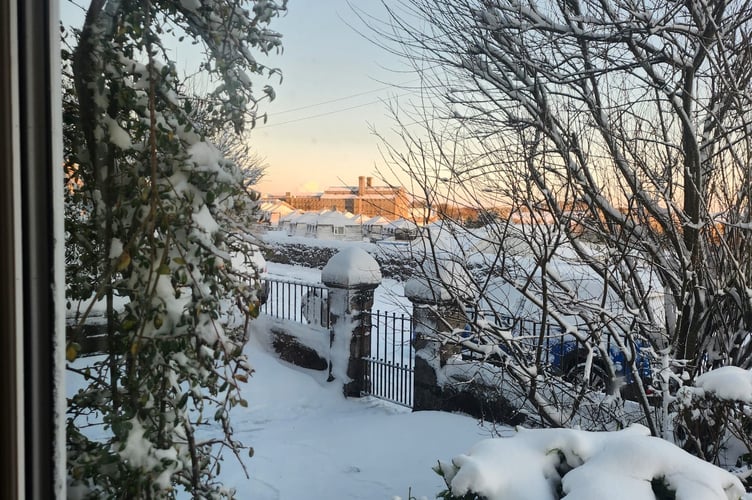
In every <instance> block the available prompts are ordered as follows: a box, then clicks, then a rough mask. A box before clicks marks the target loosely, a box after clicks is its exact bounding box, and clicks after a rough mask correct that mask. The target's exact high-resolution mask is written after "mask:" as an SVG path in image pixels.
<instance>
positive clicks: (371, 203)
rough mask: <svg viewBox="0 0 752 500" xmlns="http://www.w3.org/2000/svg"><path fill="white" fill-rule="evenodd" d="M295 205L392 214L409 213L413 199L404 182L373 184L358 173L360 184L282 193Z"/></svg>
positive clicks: (320, 208)
mask: <svg viewBox="0 0 752 500" xmlns="http://www.w3.org/2000/svg"><path fill="white" fill-rule="evenodd" d="M279 199H280V200H282V201H284V202H286V203H288V204H289V205H290V206H292V207H294V208H299V209H302V210H322V209H329V210H338V211H340V212H351V213H355V214H363V215H367V216H375V215H383V216H386V217H390V218H398V217H408V216H409V215H410V209H411V203H410V197H409V196H408V193H407V191H405V189H404V188H403V187H401V186H396V187H395V186H374V185H373V178H372V177H365V176H360V177H358V185H357V186H333V187H329V188H327V189H326V190H325V191H324V192H323V193H317V194H304V195H294V194H292V193H290V192H288V193H285V195H284V196H280V197H279Z"/></svg>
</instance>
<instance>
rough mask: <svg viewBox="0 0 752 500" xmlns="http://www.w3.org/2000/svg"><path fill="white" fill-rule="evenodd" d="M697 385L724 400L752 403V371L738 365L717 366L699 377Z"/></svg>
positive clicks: (707, 392)
mask: <svg viewBox="0 0 752 500" xmlns="http://www.w3.org/2000/svg"><path fill="white" fill-rule="evenodd" d="M695 387H697V388H700V389H702V390H703V391H705V394H713V395H714V396H715V397H717V398H718V399H720V400H723V401H741V402H744V403H748V404H752V371H749V370H745V369H744V368H739V367H738V366H724V367H721V368H716V369H715V370H712V371H709V372H707V373H704V374H702V375H700V376H699V377H697V380H696V381H695Z"/></svg>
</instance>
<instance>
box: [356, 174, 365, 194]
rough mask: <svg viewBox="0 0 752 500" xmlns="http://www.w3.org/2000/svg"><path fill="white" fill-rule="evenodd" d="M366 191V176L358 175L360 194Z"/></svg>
mask: <svg viewBox="0 0 752 500" xmlns="http://www.w3.org/2000/svg"><path fill="white" fill-rule="evenodd" d="M365 193H366V178H365V177H363V176H362V175H361V176H360V177H358V196H363V195H364V194H365Z"/></svg>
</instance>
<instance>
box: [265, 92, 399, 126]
mask: <svg viewBox="0 0 752 500" xmlns="http://www.w3.org/2000/svg"><path fill="white" fill-rule="evenodd" d="M410 94H411V92H405V93H403V94H398V95H396V96H394V97H395V98H396V97H403V96H406V95H410ZM380 102H384V101H383V99H376V100H374V101H369V102H366V103H363V104H357V105H355V106H349V107H347V108H341V109H335V110H332V111H327V112H325V113H318V114H315V115H308V116H303V117H301V118H294V119H292V120H287V121H286V122H280V123H270V124H267V125H260V126H257V127H256V130H261V129H267V128H271V127H279V126H281V125H288V124H290V123H296V122H301V121H305V120H313V119H314V118H321V117H324V116H329V115H334V114H337V113H344V112H345V111H351V110H353V109H358V108H364V107H366V106H371V105H373V104H377V103H380Z"/></svg>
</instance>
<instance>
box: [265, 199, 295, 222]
mask: <svg viewBox="0 0 752 500" xmlns="http://www.w3.org/2000/svg"><path fill="white" fill-rule="evenodd" d="M293 212H295V209H294V208H293V207H291V206H290V205H289V204H288V203H285V202H284V201H282V200H277V199H265V200H260V201H259V203H258V208H257V214H258V219H259V222H262V223H266V224H268V225H269V226H271V227H279V226H280V222H281V220H282V218H283V217H284V216H286V215H289V214H291V213H293Z"/></svg>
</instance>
